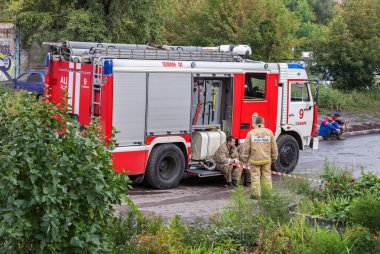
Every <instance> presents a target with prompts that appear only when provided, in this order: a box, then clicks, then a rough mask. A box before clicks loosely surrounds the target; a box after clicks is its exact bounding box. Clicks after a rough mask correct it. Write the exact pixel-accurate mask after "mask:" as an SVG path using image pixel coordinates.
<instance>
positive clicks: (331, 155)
mask: <svg viewBox="0 0 380 254" xmlns="http://www.w3.org/2000/svg"><path fill="white" fill-rule="evenodd" d="M326 159H327V160H328V161H329V162H333V163H335V164H336V165H337V166H338V167H339V168H347V169H348V170H349V171H351V172H352V173H353V174H354V176H355V177H358V176H359V175H360V172H361V168H363V169H364V170H365V171H372V172H374V173H375V174H377V175H379V176H380V134H370V135H363V136H354V137H348V138H346V139H345V140H329V141H325V140H321V141H320V142H319V149H318V150H311V149H308V150H306V151H301V152H300V159H299V163H298V165H297V167H296V169H295V170H294V172H293V173H304V172H306V173H311V174H318V173H319V172H321V171H322V170H323V164H324V162H325V160H326Z"/></svg>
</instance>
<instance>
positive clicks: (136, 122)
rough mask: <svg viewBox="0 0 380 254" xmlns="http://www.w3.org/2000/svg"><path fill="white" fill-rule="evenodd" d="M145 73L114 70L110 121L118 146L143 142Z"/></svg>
mask: <svg viewBox="0 0 380 254" xmlns="http://www.w3.org/2000/svg"><path fill="white" fill-rule="evenodd" d="M145 113H146V73H126V72H115V74H114V86H113V116H112V123H113V126H114V127H115V128H116V130H117V131H118V132H119V133H117V134H116V143H117V144H118V145H119V146H130V145H142V144H144V142H145Z"/></svg>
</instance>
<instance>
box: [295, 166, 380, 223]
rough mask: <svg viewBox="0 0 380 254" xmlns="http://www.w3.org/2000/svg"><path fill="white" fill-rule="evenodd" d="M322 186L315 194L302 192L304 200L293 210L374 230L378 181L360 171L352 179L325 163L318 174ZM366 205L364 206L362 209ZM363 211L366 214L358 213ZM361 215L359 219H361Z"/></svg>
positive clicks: (378, 179) (377, 205)
mask: <svg viewBox="0 0 380 254" xmlns="http://www.w3.org/2000/svg"><path fill="white" fill-rule="evenodd" d="M321 177H322V180H323V184H322V186H321V188H320V191H319V192H308V193H305V194H306V197H305V198H304V199H303V200H301V202H300V203H299V204H298V206H297V211H298V212H301V213H304V214H311V215H316V216H319V217H324V218H327V219H331V220H339V221H347V222H355V223H362V225H365V226H367V227H371V226H369V223H370V222H371V223H374V224H375V226H374V227H375V228H377V227H378V226H377V224H376V223H377V220H376V219H375V218H374V216H376V215H377V214H378V212H379V211H378V210H379V205H380V203H379V200H378V199H377V198H374V197H377V196H378V195H379V194H380V178H379V177H377V176H375V175H373V174H372V173H364V172H362V174H361V176H360V177H359V178H358V179H357V180H355V179H354V178H353V177H352V175H351V174H350V173H349V172H348V171H346V170H342V169H339V168H337V167H336V166H335V165H334V164H330V163H328V162H326V163H325V166H324V173H323V174H322V175H321ZM366 206H367V207H366ZM364 209H366V212H363V213H361V212H360V211H362V210H364ZM361 216H363V217H362V218H361Z"/></svg>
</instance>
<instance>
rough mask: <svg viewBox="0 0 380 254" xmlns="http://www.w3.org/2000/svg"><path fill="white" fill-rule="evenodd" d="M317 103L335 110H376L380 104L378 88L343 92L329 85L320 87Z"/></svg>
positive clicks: (324, 107)
mask: <svg viewBox="0 0 380 254" xmlns="http://www.w3.org/2000/svg"><path fill="white" fill-rule="evenodd" d="M318 105H319V107H321V108H322V109H328V110H335V111H341V110H346V111H353V112H357V111H360V112H362V111H371V110H375V111H376V110H377V108H378V106H379V105H380V89H372V90H368V91H365V92H364V91H363V92H359V91H350V92H343V91H340V90H337V89H333V88H331V87H321V88H320V89H319V99H318Z"/></svg>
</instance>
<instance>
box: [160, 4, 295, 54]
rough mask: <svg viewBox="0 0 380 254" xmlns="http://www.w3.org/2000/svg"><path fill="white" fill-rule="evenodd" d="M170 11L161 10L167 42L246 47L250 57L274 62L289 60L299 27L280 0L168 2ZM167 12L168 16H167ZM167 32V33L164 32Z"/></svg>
mask: <svg viewBox="0 0 380 254" xmlns="http://www.w3.org/2000/svg"><path fill="white" fill-rule="evenodd" d="M169 2H170V6H174V8H173V9H174V10H178V11H179V14H178V15H177V18H175V16H174V15H173V9H169V10H164V11H163V12H164V13H165V14H164V16H165V17H167V18H166V23H165V26H166V28H172V29H173V31H169V32H168V33H169V34H170V36H169V37H168V41H169V43H176V42H178V41H177V38H179V41H180V42H184V43H186V44H190V45H200V46H206V45H207V46H213V45H221V44H249V45H251V47H252V50H253V58H254V59H257V60H275V59H283V58H289V57H291V56H292V54H293V53H292V49H293V47H294V46H295V45H296V44H297V39H296V36H295V33H296V30H297V27H298V25H299V23H298V20H297V18H295V17H294V15H293V13H291V12H290V11H289V10H288V9H287V8H286V7H285V5H284V3H283V1H279V0H276V1H270V2H269V1H264V0H242V1H234V0H208V1H199V0H198V1H191V4H190V3H188V4H186V3H184V2H186V1H183V0H169ZM168 12H169V13H168ZM166 31H168V30H166Z"/></svg>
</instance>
